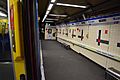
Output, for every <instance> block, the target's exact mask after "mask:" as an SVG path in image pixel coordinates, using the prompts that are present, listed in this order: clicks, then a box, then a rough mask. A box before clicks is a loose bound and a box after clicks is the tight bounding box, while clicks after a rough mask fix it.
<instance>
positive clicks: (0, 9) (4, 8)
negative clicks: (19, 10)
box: [0, 0, 7, 13]
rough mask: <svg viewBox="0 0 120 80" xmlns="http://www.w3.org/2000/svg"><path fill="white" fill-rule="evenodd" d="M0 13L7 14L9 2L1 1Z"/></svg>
mask: <svg viewBox="0 0 120 80" xmlns="http://www.w3.org/2000/svg"><path fill="white" fill-rule="evenodd" d="M0 11H2V12H4V13H7V0H0Z"/></svg>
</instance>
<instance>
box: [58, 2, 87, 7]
mask: <svg viewBox="0 0 120 80" xmlns="http://www.w3.org/2000/svg"><path fill="white" fill-rule="evenodd" d="M56 5H59V6H68V7H77V8H87V7H86V6H80V5H74V4H64V3H56Z"/></svg>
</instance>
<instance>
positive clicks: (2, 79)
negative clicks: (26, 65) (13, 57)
mask: <svg viewBox="0 0 120 80" xmlns="http://www.w3.org/2000/svg"><path fill="white" fill-rule="evenodd" d="M0 80H14V73H13V66H12V62H0Z"/></svg>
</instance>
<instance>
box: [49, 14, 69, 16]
mask: <svg viewBox="0 0 120 80" xmlns="http://www.w3.org/2000/svg"><path fill="white" fill-rule="evenodd" d="M49 16H60V17H67V15H57V14H49Z"/></svg>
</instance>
